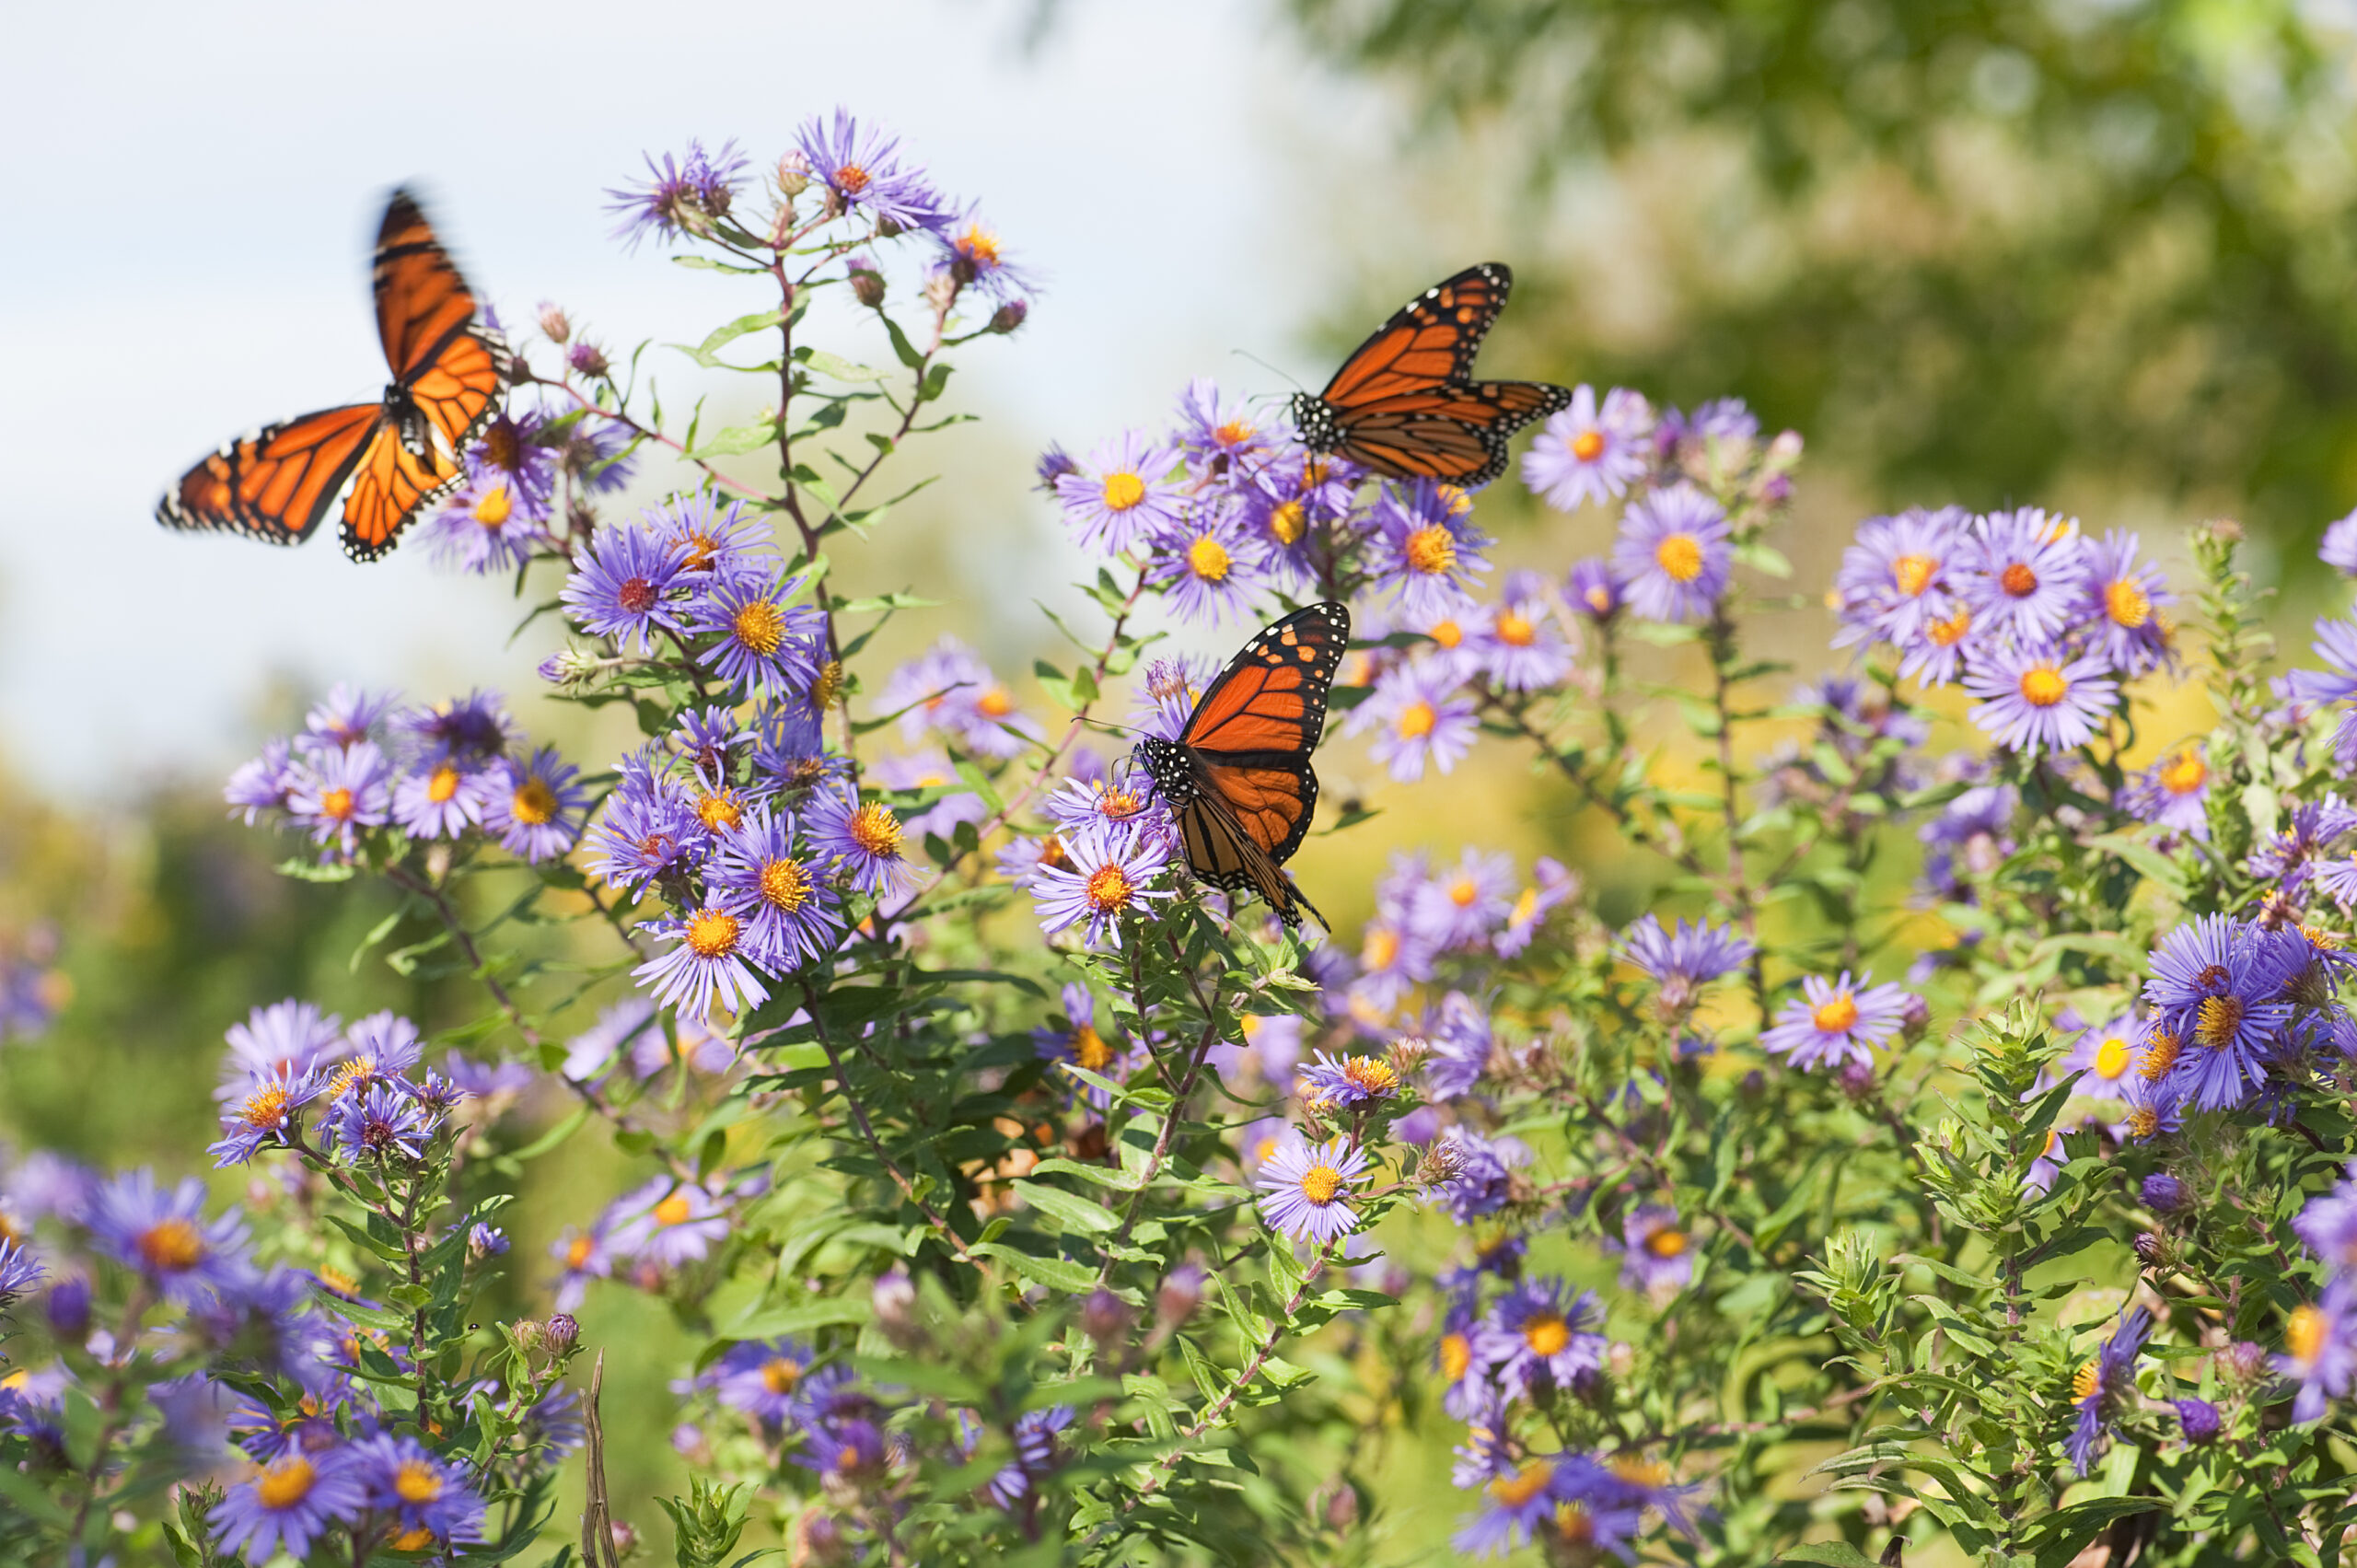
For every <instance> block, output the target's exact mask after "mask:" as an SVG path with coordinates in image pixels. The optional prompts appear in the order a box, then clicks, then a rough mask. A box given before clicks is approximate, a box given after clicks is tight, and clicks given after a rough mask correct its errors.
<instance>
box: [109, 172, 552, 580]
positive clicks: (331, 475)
mask: <svg viewBox="0 0 2357 1568" xmlns="http://www.w3.org/2000/svg"><path fill="white" fill-rule="evenodd" d="M374 277H375V287H376V294H377V337H378V338H379V339H380V340H381V341H382V343H384V346H385V360H386V363H387V364H389V366H391V367H392V373H393V378H392V381H391V383H390V384H389V385H388V386H387V387H386V388H385V395H384V397H383V398H382V399H381V400H379V401H377V402H373V403H353V404H349V405H347V406H345V407H343V408H331V409H322V410H320V411H319V412H317V413H307V414H304V415H302V416H301V417H300V418H297V419H290V420H287V421H284V423H282V424H272V425H266V426H264V427H263V428H261V429H260V430H257V431H255V432H254V433H253V434H252V435H250V436H242V437H240V438H238V440H235V441H232V442H230V443H229V444H228V445H227V446H226V447H222V448H221V449H220V450H219V451H217V452H215V453H214V454H213V455H212V456H211V457H209V458H207V459H204V460H203V462H201V463H199V464H197V465H196V466H195V467H194V468H192V469H191V470H188V472H186V473H185V474H182V475H181V476H180V482H179V483H177V484H175V485H173V486H172V488H171V489H170V490H168V491H167V492H165V494H164V498H163V500H161V501H160V502H158V503H157V506H156V520H157V522H160V523H162V524H164V525H165V526H166V527H168V528H211V529H219V530H225V531H229V532H236V533H243V534H246V535H248V536H250V537H251V538H254V539H259V540H265V541H267V542H269V543H271V544H300V543H301V542H302V541H303V540H307V539H308V538H310V536H311V533H312V530H313V529H315V528H318V527H319V523H320V521H321V519H323V518H325V517H326V516H327V515H328V510H329V508H330V507H331V506H333V505H335V503H336V500H337V498H338V497H343V550H344V553H345V554H347V555H349V556H351V557H352V558H353V559H354V561H374V560H375V559H377V557H378V556H380V555H382V554H384V553H385V552H387V551H389V550H390V549H391V548H392V547H393V541H394V540H396V539H397V538H399V537H400V535H401V529H402V528H406V527H408V526H409V522H410V519H411V518H412V517H415V516H416V515H417V514H418V512H419V510H420V509H421V508H423V507H424V506H426V505H430V504H432V503H433V502H435V501H436V500H438V499H440V498H441V497H442V496H444V495H446V494H449V493H450V492H451V491H452V490H455V489H457V488H458V486H459V482H460V481H462V480H463V479H464V478H465V475H466V470H465V468H464V467H463V466H462V465H461V463H460V461H459V454H460V453H461V452H463V451H464V450H465V449H466V447H467V444H468V443H469V442H470V441H471V440H472V439H473V438H474V436H476V434H477V433H478V432H480V431H481V430H482V427H483V426H484V425H485V424H488V423H490V420H491V418H492V416H493V414H494V413H495V412H498V409H499V407H500V404H501V401H502V400H503V399H504V397H505V393H506V390H507V381H508V374H509V370H510V363H509V360H508V355H507V345H506V343H505V342H503V341H502V340H501V338H500V335H499V333H498V332H497V331H494V330H493V328H492V327H491V326H490V325H489V324H487V323H486V322H483V321H482V320H480V319H478V314H477V311H476V308H475V296H474V294H473V292H472V291H471V290H470V289H469V288H468V287H467V281H466V279H464V278H463V277H460V276H459V269H458V268H457V267H456V266H454V265H452V264H451V261H450V258H449V255H448V254H447V252H446V251H444V250H443V249H442V246H441V243H440V242H439V241H438V240H436V239H435V238H434V228H433V226H432V225H430V224H428V223H427V222H426V221H425V215H424V213H423V212H422V211H420V210H419V208H418V204H417V201H416V199H415V198H414V197H412V195H411V194H410V193H409V192H406V191H395V192H393V194H392V199H391V200H390V201H389V202H388V203H386V206H385V221H384V224H383V226H381V227H380V228H379V229H378V230H377V259H376V266H375V273H374Z"/></svg>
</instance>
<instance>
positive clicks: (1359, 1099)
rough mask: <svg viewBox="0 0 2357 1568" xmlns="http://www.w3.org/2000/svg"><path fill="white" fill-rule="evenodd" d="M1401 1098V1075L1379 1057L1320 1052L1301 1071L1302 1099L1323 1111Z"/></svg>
mask: <svg viewBox="0 0 2357 1568" xmlns="http://www.w3.org/2000/svg"><path fill="white" fill-rule="evenodd" d="M1301 1098H1302V1099H1303V1100H1304V1101H1305V1102H1306V1103H1307V1104H1310V1105H1313V1106H1316V1107H1317V1108H1318V1109H1320V1110H1336V1109H1350V1108H1352V1107H1354V1106H1361V1105H1368V1104H1372V1103H1373V1102H1375V1101H1376V1100H1386V1099H1397V1098H1399V1074H1398V1073H1396V1072H1394V1071H1392V1068H1391V1064H1390V1063H1387V1062H1386V1061H1384V1060H1383V1059H1382V1058H1381V1057H1379V1056H1348V1055H1345V1056H1329V1055H1328V1054H1327V1053H1326V1052H1325V1051H1319V1052H1318V1057H1317V1060H1316V1061H1314V1062H1312V1063H1310V1064H1309V1065H1308V1066H1307V1067H1305V1068H1303V1069H1302V1073H1301Z"/></svg>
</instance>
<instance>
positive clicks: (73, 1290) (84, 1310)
mask: <svg viewBox="0 0 2357 1568" xmlns="http://www.w3.org/2000/svg"><path fill="white" fill-rule="evenodd" d="M44 1305H45V1306H46V1307H47V1308H48V1311H49V1326H50V1328H51V1329H52V1330H54V1331H55V1332H56V1334H57V1337H58V1338H59V1339H61V1340H69V1341H72V1342H75V1343H77V1344H78V1343H80V1342H81V1340H82V1337H83V1336H84V1335H86V1334H87V1333H88V1332H89V1331H90V1282H89V1280H88V1279H87V1278H86V1277H84V1276H83V1275H81V1274H68V1275H66V1276H65V1277H64V1279H62V1280H59V1281H58V1282H57V1283H55V1284H53V1285H52V1286H50V1287H49V1300H48V1301H47V1302H46V1303H44Z"/></svg>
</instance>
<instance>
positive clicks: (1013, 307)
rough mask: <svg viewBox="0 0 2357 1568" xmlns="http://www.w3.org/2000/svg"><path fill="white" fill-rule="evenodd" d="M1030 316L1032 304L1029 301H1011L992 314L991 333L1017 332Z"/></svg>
mask: <svg viewBox="0 0 2357 1568" xmlns="http://www.w3.org/2000/svg"><path fill="white" fill-rule="evenodd" d="M1030 315H1031V302H1030V301H1029V300H1028V299H1010V300H1008V301H1007V302H1006V303H1005V304H1004V305H1002V306H1000V307H999V308H997V309H995V310H993V311H992V312H991V331H993V332H1011V331H1015V329H1016V328H1017V327H1020V326H1021V325H1023V323H1024V322H1025V321H1026V320H1028V319H1030Z"/></svg>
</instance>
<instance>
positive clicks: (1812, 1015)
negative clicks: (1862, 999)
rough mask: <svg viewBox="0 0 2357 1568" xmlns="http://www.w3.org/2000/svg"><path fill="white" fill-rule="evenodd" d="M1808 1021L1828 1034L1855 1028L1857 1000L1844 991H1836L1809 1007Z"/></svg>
mask: <svg viewBox="0 0 2357 1568" xmlns="http://www.w3.org/2000/svg"><path fill="white" fill-rule="evenodd" d="M1808 1016H1809V1022H1811V1023H1813V1024H1815V1025H1816V1026H1817V1028H1818V1029H1819V1030H1820V1031H1822V1032H1824V1033H1826V1034H1829V1035H1835V1034H1840V1033H1841V1032H1843V1031H1844V1030H1846V1029H1850V1028H1855V1027H1856V1025H1857V1022H1858V1001H1857V998H1856V997H1854V996H1852V995H1851V994H1850V993H1848V992H1846V991H1837V992H1835V993H1833V994H1832V995H1830V996H1829V997H1827V998H1826V999H1825V1000H1824V1001H1822V1002H1820V1003H1818V1004H1817V1005H1816V1006H1814V1007H1812V1008H1810V1009H1809V1013H1808Z"/></svg>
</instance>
